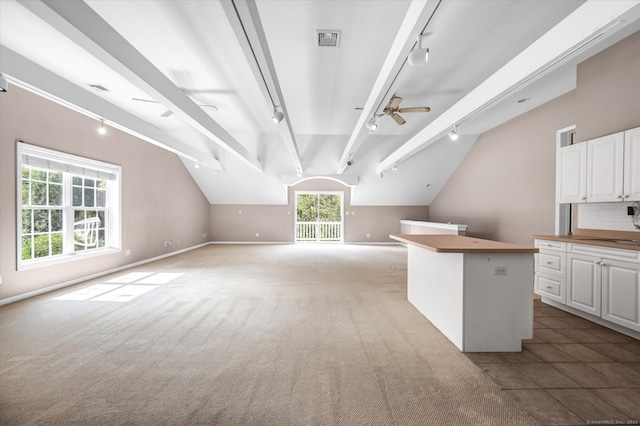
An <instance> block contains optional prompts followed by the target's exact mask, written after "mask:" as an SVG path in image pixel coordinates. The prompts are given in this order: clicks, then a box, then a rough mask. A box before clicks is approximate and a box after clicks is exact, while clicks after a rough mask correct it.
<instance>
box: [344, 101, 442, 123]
mask: <svg viewBox="0 0 640 426" xmlns="http://www.w3.org/2000/svg"><path fill="white" fill-rule="evenodd" d="M400 102H402V98H401V97H400V96H396V95H393V96H392V97H391V100H390V101H389V103H388V104H387V105H386V106H385V107H384V109H383V110H382V113H380V114H376V116H377V117H381V116H383V115H385V114H386V115H388V116H389V117H391V118H393V119H394V120H395V122H396V123H398V124H400V125H402V124H404V123H406V121H405V120H404V118H402V117H401V116H400V114H398V113H399V112H402V113H405V112H429V111H431V108H429V107H409V108H400ZM356 109H362V107H358V108H356Z"/></svg>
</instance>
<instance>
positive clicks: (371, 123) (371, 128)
mask: <svg viewBox="0 0 640 426" xmlns="http://www.w3.org/2000/svg"><path fill="white" fill-rule="evenodd" d="M366 126H367V129H369V131H370V132H371V133H373V132H375V131H376V129H377V128H378V123H376V117H375V115H372V116H371V120H369V121H367V124H366Z"/></svg>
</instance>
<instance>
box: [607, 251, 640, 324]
mask: <svg viewBox="0 0 640 426" xmlns="http://www.w3.org/2000/svg"><path fill="white" fill-rule="evenodd" d="M600 266H601V268H602V318H603V319H606V320H607V321H611V322H613V323H616V324H620V325H623V326H625V327H629V328H631V329H633V330H636V331H640V265H639V264H635V263H630V262H619V261H616V260H609V259H604V260H603V262H602V264H601V265H600Z"/></svg>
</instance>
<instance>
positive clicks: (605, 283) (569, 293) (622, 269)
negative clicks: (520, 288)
mask: <svg viewBox="0 0 640 426" xmlns="http://www.w3.org/2000/svg"><path fill="white" fill-rule="evenodd" d="M535 246H536V247H537V248H538V249H539V253H538V254H536V256H535V292H536V294H539V295H540V296H541V297H542V301H543V302H547V303H554V302H555V303H557V304H554V306H559V307H561V306H566V307H568V308H567V310H569V311H571V312H573V313H576V314H579V312H585V313H588V314H589V315H587V316H585V317H586V318H588V319H590V320H592V321H596V320H597V321H600V319H602V320H605V321H600V323H601V324H603V325H607V326H609V327H614V328H615V326H614V325H613V324H616V325H620V326H623V327H624V328H625V329H628V330H633V331H635V332H640V251H637V250H624V249H618V248H610V247H602V246H595V245H590V244H575V243H565V242H560V241H551V240H542V239H536V240H535Z"/></svg>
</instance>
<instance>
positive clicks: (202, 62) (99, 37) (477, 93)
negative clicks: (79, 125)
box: [0, 0, 640, 205]
mask: <svg viewBox="0 0 640 426" xmlns="http://www.w3.org/2000/svg"><path fill="white" fill-rule="evenodd" d="M638 29H640V2H638V1H607V2H603V1H597V0H590V1H574V0H571V1H553V2H541V1H540V0H531V1H527V0H512V1H511V0H497V1H490V0H478V1H473V0H469V1H437V0H434V1H431V0H429V1H417V0H413V1H411V0H388V1H385V0H377V1H373V2H366V1H361V0H344V1H342V0H334V1H323V0H317V1H316V0H305V1H290V0H282V1H279V0H258V1H241V0H221V1H218V0H198V1H196V0H194V1H189V0H183V1H180V2H170V1H163V0H149V1H146V0H138V1H118V2H114V1H101V0H100V1H99V0H88V1H85V2H82V1H75V2H67V1H42V0H31V1H14V0H2V1H0V45H1V50H0V72H1V73H2V75H3V76H5V77H6V78H7V79H8V80H9V81H10V83H11V84H16V85H21V86H23V87H27V88H29V89H31V90H34V91H37V92H38V93H40V94H43V95H44V96H48V97H51V98H54V99H56V100H57V101H59V102H63V103H65V104H66V105H68V106H69V107H71V108H74V109H76V110H78V111H80V112H82V113H84V114H87V115H89V116H92V117H95V118H96V119H97V120H98V119H104V120H105V122H106V123H107V125H109V126H112V127H116V128H119V129H121V130H124V131H127V132H130V133H132V134H135V135H137V136H139V137H141V138H143V139H145V140H147V141H149V142H152V143H155V144H156V145H159V146H162V147H164V148H166V149H169V150H171V151H173V152H176V153H177V154H178V155H180V157H181V158H182V160H183V163H184V165H185V167H186V168H187V169H188V170H189V172H190V173H191V174H192V176H193V177H194V179H195V181H196V182H197V183H198V185H199V186H200V188H201V189H202V191H203V193H204V194H205V195H206V197H207V198H208V200H209V201H210V202H211V203H213V204H284V203H286V202H287V200H286V196H287V195H286V194H287V191H286V186H285V183H291V182H292V181H295V180H296V178H300V179H302V178H306V177H310V176H331V177H334V178H337V179H342V180H343V181H345V182H347V183H349V184H350V185H352V186H353V197H352V203H353V204H356V205H428V204H430V203H431V201H432V200H433V199H434V197H435V196H436V195H437V194H438V192H439V190H440V189H441V188H442V186H443V185H444V183H445V182H446V181H447V179H448V177H449V176H450V175H451V173H452V172H453V171H454V170H455V168H456V167H457V166H458V165H459V163H460V161H461V160H462V158H464V155H465V154H466V153H467V152H468V150H469V149H470V148H471V146H472V145H473V143H474V142H475V140H476V139H477V137H478V136H479V134H481V133H482V132H484V131H486V130H488V129H490V128H492V127H494V126H496V125H499V124H501V123H503V122H505V121H507V120H509V119H511V118H513V117H515V116H517V115H519V114H522V113H523V112H526V111H528V110H530V109H531V108H534V107H536V106H538V105H541V104H542V103H544V102H547V101H548V100H550V99H553V98H554V97H557V96H559V95H561V94H563V93H566V92H568V91H570V90H572V89H573V88H575V67H576V64H577V63H579V62H580V61H582V60H584V59H586V58H588V57H589V56H592V55H593V54H595V53H597V52H599V51H601V50H602V49H604V48H606V47H608V46H610V45H612V44H613V43H615V42H617V41H619V40H621V39H622V38H624V37H626V36H628V35H630V34H632V33H633V32H635V31H638ZM318 30H323V31H324V30H337V31H339V32H340V42H339V46H338V47H318V46H317V31H318ZM419 34H424V35H425V36H426V37H425V38H424V40H423V45H424V47H428V48H429V53H430V56H429V63H428V65H426V66H411V65H409V64H408V63H407V62H406V58H407V55H408V54H409V53H410V52H411V50H412V49H414V48H416V47H417V46H416V45H417V43H416V40H417V37H418V35H419ZM90 85H100V86H102V87H104V88H106V89H107V90H106V91H100V90H96V89H95V88H93V87H91V86H90ZM393 95H396V96H400V97H402V98H403V101H402V103H401V105H400V106H401V107H413V106H429V107H430V108H431V111H430V112H428V113H404V114H401V115H402V116H403V117H404V119H405V120H406V123H405V124H403V125H398V124H396V122H395V121H393V120H392V119H391V118H390V117H388V116H386V115H383V116H380V117H378V118H377V123H378V128H377V129H376V131H375V132H374V133H371V132H369V131H368V130H367V128H366V126H365V123H366V122H367V121H368V120H370V119H371V116H372V115H377V114H380V113H382V110H383V108H384V106H385V105H386V103H387V102H388V101H389V99H390V98H391V96H393ZM134 98H135V99H143V100H147V101H151V102H145V101H140V100H134ZM523 98H529V101H528V102H524V103H518V102H517V100H519V99H523ZM200 105H214V106H215V107H217V111H216V112H212V111H211V109H210V108H209V109H203V108H202V107H201V106H200ZM274 106H275V107H277V110H278V111H280V112H282V113H283V114H284V117H285V118H284V120H282V121H281V122H280V123H279V124H276V123H274V122H273V121H272V120H271V117H272V115H273V114H274ZM356 107H362V109H356ZM166 111H171V114H170V115H169V116H168V117H163V116H162V115H163V114H164V113H165V112H166ZM164 115H167V114H164ZM453 125H457V126H458V131H459V133H460V135H461V138H460V139H459V140H458V141H456V142H455V143H453V142H451V141H449V139H448V137H447V136H446V135H447V133H448V131H449V130H450V129H451V127H452V126H453ZM347 160H349V162H350V163H351V165H350V166H347ZM196 163H198V164H200V165H201V166H202V167H199V168H197V169H196V168H195V167H194V165H195V164H196ZM395 169H397V170H395Z"/></svg>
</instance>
